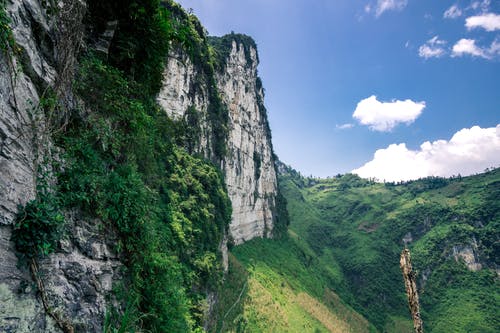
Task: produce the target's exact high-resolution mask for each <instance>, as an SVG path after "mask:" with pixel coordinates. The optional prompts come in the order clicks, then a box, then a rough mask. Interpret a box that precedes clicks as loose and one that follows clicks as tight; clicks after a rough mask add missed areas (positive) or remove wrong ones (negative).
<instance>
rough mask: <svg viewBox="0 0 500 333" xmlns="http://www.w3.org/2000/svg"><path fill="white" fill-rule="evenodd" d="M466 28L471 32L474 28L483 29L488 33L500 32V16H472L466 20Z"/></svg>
mask: <svg viewBox="0 0 500 333" xmlns="http://www.w3.org/2000/svg"><path fill="white" fill-rule="evenodd" d="M465 26H466V27H467V29H469V30H471V29H474V28H483V29H484V30H486V31H495V30H500V15H497V14H493V13H486V14H482V15H477V16H471V17H468V18H466V19H465Z"/></svg>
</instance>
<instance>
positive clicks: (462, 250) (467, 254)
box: [452, 239, 483, 272]
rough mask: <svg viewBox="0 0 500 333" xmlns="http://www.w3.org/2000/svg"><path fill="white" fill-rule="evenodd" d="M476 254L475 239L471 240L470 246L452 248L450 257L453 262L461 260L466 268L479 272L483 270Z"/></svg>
mask: <svg viewBox="0 0 500 333" xmlns="http://www.w3.org/2000/svg"><path fill="white" fill-rule="evenodd" d="M477 253H478V249H477V242H476V240H475V239H472V241H471V244H467V245H455V246H453V248H452V255H453V258H454V259H455V261H457V262H458V261H460V260H462V261H463V262H464V263H465V265H466V266H467V268H468V269H469V270H471V271H473V272H476V271H479V270H481V268H483V265H482V264H481V263H480V262H479V259H478V255H477Z"/></svg>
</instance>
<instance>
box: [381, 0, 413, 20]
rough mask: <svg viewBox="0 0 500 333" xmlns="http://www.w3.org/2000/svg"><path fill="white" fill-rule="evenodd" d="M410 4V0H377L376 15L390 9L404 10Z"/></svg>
mask: <svg viewBox="0 0 500 333" xmlns="http://www.w3.org/2000/svg"><path fill="white" fill-rule="evenodd" d="M407 4H408V0H377V6H376V8H375V16H376V17H379V16H380V15H382V14H383V13H384V12H386V11H388V10H403V8H405V7H406V5H407Z"/></svg>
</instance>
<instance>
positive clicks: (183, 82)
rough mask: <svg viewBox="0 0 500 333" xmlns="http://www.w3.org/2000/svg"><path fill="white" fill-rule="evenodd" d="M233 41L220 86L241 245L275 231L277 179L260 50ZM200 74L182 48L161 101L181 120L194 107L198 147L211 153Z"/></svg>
mask: <svg viewBox="0 0 500 333" xmlns="http://www.w3.org/2000/svg"><path fill="white" fill-rule="evenodd" d="M248 52H249V54H245V46H244V45H243V44H242V43H237V42H236V41H233V43H232V45H231V51H230V53H229V56H228V58H227V59H226V63H225V66H224V67H223V69H222V70H221V71H220V72H219V73H217V74H216V80H217V86H218V90H219V93H220V95H221V97H222V100H223V102H224V104H225V105H226V106H227V108H228V111H229V124H228V129H229V135H228V140H227V155H226V157H225V159H224V161H223V171H224V174H225V180H226V184H227V189H228V194H229V197H230V199H231V202H232V206H233V215H232V222H231V225H230V236H231V237H232V239H233V240H234V242H235V243H236V244H240V243H242V242H244V241H246V240H250V239H252V238H255V237H268V236H270V235H271V234H272V230H273V220H274V206H275V199H276V195H277V191H278V189H277V179H276V173H275V168H274V160H273V152H272V144H271V136H270V133H269V129H268V125H267V115H266V113H265V110H264V109H263V105H262V101H263V98H264V96H263V91H262V88H261V87H259V86H258V84H257V80H258V77H257V65H258V60H257V50H255V48H253V47H249V48H248ZM200 75H201V73H200V72H198V71H197V70H196V68H195V66H193V64H192V63H191V61H190V60H189V57H188V56H186V55H185V54H183V53H182V52H174V53H172V54H170V56H169V57H168V61H167V66H166V68H165V71H164V76H163V86H162V88H161V91H160V93H159V95H158V98H157V100H158V103H159V104H160V105H161V106H162V107H163V108H164V110H165V111H166V112H167V113H168V114H169V115H170V116H171V117H172V118H173V119H182V118H183V117H185V114H186V111H187V110H188V109H189V108H190V107H193V106H194V107H195V109H196V111H197V112H199V113H200V115H201V118H202V121H201V138H200V145H199V148H198V151H199V152H201V153H203V154H204V155H205V156H206V157H209V156H210V127H211V126H210V122H209V117H208V115H207V112H208V111H207V110H208V105H209V99H208V93H207V90H206V88H203V85H201V86H200V85H199V82H200V81H201V82H203V80H201V79H200V77H199V76H200Z"/></svg>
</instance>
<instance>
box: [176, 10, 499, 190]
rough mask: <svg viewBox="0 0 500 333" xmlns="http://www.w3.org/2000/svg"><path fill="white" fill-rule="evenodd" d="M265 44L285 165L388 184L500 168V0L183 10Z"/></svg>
mask: <svg viewBox="0 0 500 333" xmlns="http://www.w3.org/2000/svg"><path fill="white" fill-rule="evenodd" d="M178 2H179V3H180V4H181V5H182V6H183V7H184V8H186V9H190V8H191V9H192V11H193V13H194V14H195V15H196V16H198V17H199V19H200V21H201V22H202V24H203V25H204V26H205V27H206V29H207V31H208V33H209V34H210V35H213V36H222V35H224V34H227V33H230V32H231V31H234V32H236V33H244V34H247V35H250V36H252V37H253V38H254V40H255V41H256V43H257V47H258V52H259V58H260V64H259V68H258V71H259V75H260V77H261V78H262V81H263V85H264V88H265V92H266V97H265V104H266V107H267V110H268V118H269V122H270V125H271V130H272V136H273V144H274V149H275V152H276V154H277V155H278V157H279V158H280V159H281V160H282V161H283V162H285V163H287V164H289V165H291V166H292V167H293V168H295V169H296V170H298V171H300V172H301V173H302V174H303V175H306V176H309V175H312V176H317V177H327V176H334V175H337V174H339V173H340V174H343V173H347V172H355V173H357V174H359V175H360V176H362V177H366V178H376V179H378V180H380V181H383V180H387V181H398V180H408V179H416V178H420V177H426V176H452V175H458V174H461V175H468V174H473V173H478V172H482V171H484V170H485V169H486V168H489V167H497V166H500V126H499V124H500V1H499V0H491V1H488V0H477V1H476V0H473V1H472V0H456V1H446V0H440V1H436V0H181V1H178Z"/></svg>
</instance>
